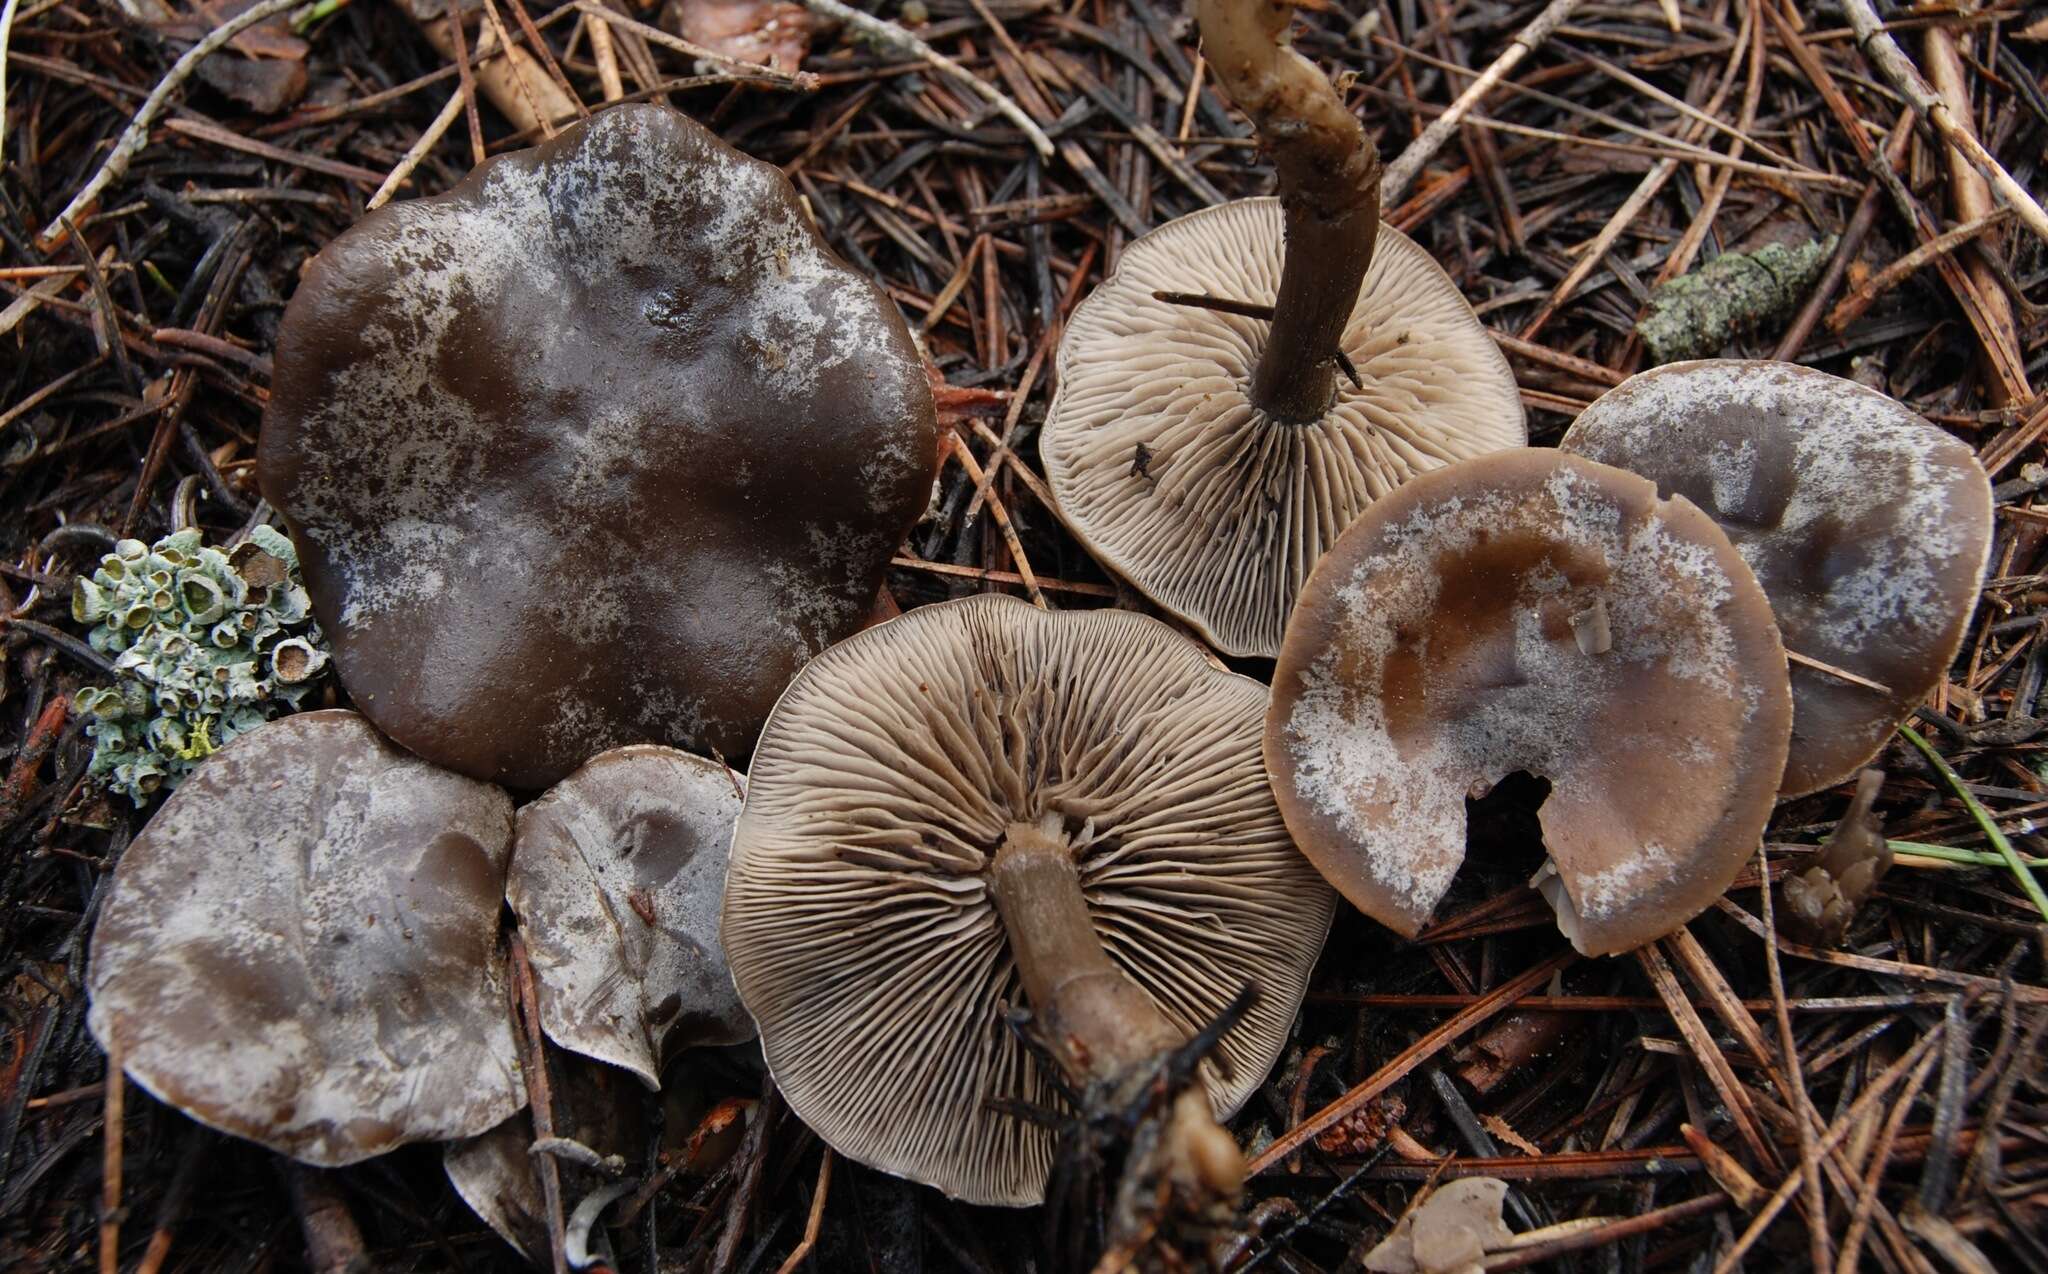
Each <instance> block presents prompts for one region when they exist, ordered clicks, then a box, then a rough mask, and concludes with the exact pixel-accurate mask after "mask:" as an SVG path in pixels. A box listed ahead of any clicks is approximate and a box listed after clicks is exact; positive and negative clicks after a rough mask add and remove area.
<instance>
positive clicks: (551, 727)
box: [259, 105, 937, 788]
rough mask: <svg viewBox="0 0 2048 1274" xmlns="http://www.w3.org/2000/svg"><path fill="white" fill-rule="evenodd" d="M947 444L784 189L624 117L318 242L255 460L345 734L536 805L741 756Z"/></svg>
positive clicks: (714, 143) (709, 147)
mask: <svg viewBox="0 0 2048 1274" xmlns="http://www.w3.org/2000/svg"><path fill="white" fill-rule="evenodd" d="M935 430H936V426H935V424H934V419H933V413H932V401H931V391H930V389H929V387H928V385H927V383H926V380H925V373H924V368H923V364H922V362H921V360H920V359H919V357H918V355H917V352H916V350H915V349H914V347H913V346H912V344H911V341H910V336H909V333H908V331H907V330H906V329H905V327H904V325H903V321H902V319H901V318H900V317H899V316H898V315H897V313H896V310H895V308H894V305H893V303H892V302H891V301H890V300H889V299H888V297H887V296H886V295H885V294H884V293H883V292H882V291H881V290H880V289H879V288H877V287H876V286H874V285H873V284H872V283H870V282H869V281H868V280H866V279H864V278H862V277H860V276H859V275H857V274H855V273H854V272H853V271H851V270H850V269H848V268H847V267H846V266H845V265H843V264H842V263H840V262H839V261H838V260H837V259H836V258H834V257H833V256H832V255H831V254H830V252H829V251H828V250H827V249H826V247H825V245H824V242H823V240H822V239H821V238H820V237H819V236H818V234H817V233H816V231H815V230H813V229H812V228H811V226H810V225H809V223H808V222H807V221H805V219H804V217H803V214H802V210H801V207H800V205H799V204H798V202H797V198H796V194H795V192H794V190H793V189H792V188H791V187H790V184H789V182H788V181H787V180H785V179H784V178H783V177H782V175H781V173H780V172H778V171H777V170H776V169H775V168H774V167H773V166H772V165H768V164H764V163H760V162H758V161H755V160H752V159H749V158H747V157H745V156H743V155H741V154H739V153H738V152H737V151H734V150H732V149H731V148H729V147H727V146H725V145H724V144H723V143H721V142H720V141H718V139H717V138H716V137H714V136H712V135H711V134H710V133H709V132H707V131H706V130H704V129H703V128H701V127H700V126H698V125H697V124H695V123H693V122H691V121H690V120H688V119H686V118H685V117H683V116H682V115H679V114H677V113H676V112H674V111H671V110H668V109H666V108H663V107H656V106H645V105H639V106H620V107H615V108H613V109H610V110H606V111H604V112H602V113H600V114H599V115H597V116H595V117H593V118H592V119H590V120H588V121H586V122H583V123H579V124H576V125H574V126H572V127H570V128H568V129H565V130H564V131H563V132H562V133H561V134H560V135H559V136H558V137H556V138H555V139H554V140H552V141H549V142H545V143H543V144H542V145H540V146H538V147H535V148H534V149H532V150H526V151H519V152H516V153H513V154H509V155H504V156H501V157H499V158H496V159H493V160H491V161H489V162H487V163H485V164H484V165H483V166H482V167H480V168H478V169H477V170H476V171H475V172H474V173H472V174H470V176H469V177H468V178H467V179H466V180H465V181H464V182H463V183H462V184H461V185H459V186H458V187H456V188H455V189H454V190H452V191H450V192H449V193H447V194H445V195H441V196H438V197H436V198H432V199H424V200H419V201H415V202H412V203H406V204H394V205H391V206H389V207H386V208H383V209H380V210H379V211H377V212H376V213H373V214H372V215H370V216H369V217H367V218H365V219H364V220H363V221H362V222H361V223H360V224H359V225H357V226H356V227H354V228H353V229H351V230H350V231H348V232H347V233H346V234H344V235H342V236H341V237H340V238H339V239H337V240H335V241H334V242H333V243H331V244H329V245H328V247H327V248H326V249H325V250H324V251H323V252H322V253H321V254H320V255H319V256H318V257H317V258H315V259H314V261H313V262H312V264H311V265H310V266H309V267H308V269H307V272H306V277H305V281H304V282H303V283H302V284H301V285H300V287H299V290H298V293H297V294H296V295H295V296H294V297H293V298H292V302H291V306H290V308H289V309H288V310H287V311H286V314H285V319H284V325H283V328H282V331H281V332H280V335H279V340H278V356H277V376H276V381H275V387H274V391H273V396H272V398H271V402H270V406H269V409H268V411H267V413H266V418H265V421H264V429H263V438H262V443H261V450H260V453H259V462H260V466H261V472H262V479H263V490H264V494H265V495H266V496H267V497H268V499H269V500H270V502H271V503H272V504H273V505H275V506H276V507H277V508H278V509H279V510H281V511H282V512H283V513H284V514H285V515H286V517H287V518H288V520H289V521H290V523H291V527H292V531H293V535H294V538H295V539H296V540H297V542H298V545H299V551H300V556H301V558H302V561H303V564H304V570H305V576H306V585H307V588H308V590H309V591H310V592H311V594H312V597H313V604H314V610H315V612H316V613H317V615H318V617H319V619H320V622H321V625H322V626H323V627H324V628H325V629H326V630H327V632H328V634H329V636H330V637H331V639H332V640H333V643H334V660H335V664H336V666H337V668H338V670H339V672H340V675H341V679H342V682H343V684H344V685H346V686H347V687H348V689H349V693H350V695H351V696H352V697H353V699H354V700H355V702H356V704H357V706H359V707H360V708H361V709H362V710H363V711H364V712H365V713H366V714H367V715H368V716H369V717H370V718H371V720H373V721H375V722H376V723H377V725H378V727H379V728H380V729H382V730H384V731H385V732H386V733H387V734H389V735H390V736H391V737H392V738H393V739H395V740H397V741H398V742H399V743H401V744H403V745H405V746H406V747H408V748H410V749H412V750H413V751H415V752H417V753H419V754H420V755H421V756H423V757H426V758H427V759H429V760H431V761H434V762H436V763H438V764H441V765H445V766H448V767H449V768H451V769H455V770H458V771H460V772H462V773H465V774H469V775H472V776H476V777H480V778H489V779H493V780H496V781H500V782H503V783H506V784H508V785H510V786H513V787H517V788H539V787H544V786H546V785H547V784H549V783H552V782H554V781H555V780H557V779H559V778H561V777H562V776H563V775H565V774H567V773H568V772H569V771H571V770H573V769H575V768H576V766H578V765H580V764H581V763H582V762H583V761H585V760H587V759H588V758H589V757H591V756H593V755H595V754H596V753H598V752H600V751H603V750H604V749H606V748H608V747H612V746H616V745H619V744H624V743H634V742H658V743H667V744H674V745H677V746H685V747H693V748H696V749H698V750H700V751H712V750H717V751H720V752H722V753H724V754H726V755H737V754H740V753H743V752H745V751H746V749H747V748H748V747H749V746H751V744H752V741H753V736H754V733H755V731H756V730H757V729H758V728H759V726H760V723H761V720H762V719H763V718H764V717H765V716H766V715H767V712H768V709H769V707H770V706H771V705H772V704H773V703H774V699H775V695H776V694H777V693H779V692H780V690H781V689H782V687H783V685H784V684H786V683H787V681H788V680H789V677H790V675H791V674H792V673H794V672H795V670H796V669H797V668H798V667H800V666H801V665H802V664H803V663H804V662H805V661H806V660H807V659H809V658H810V657H811V656H812V655H814V654H816V653H817V652H818V651H819V650H821V649H823V648H824V647H825V646H826V645H828V644H829V643H831V642H832V641H834V640H836V639H837V638H839V637H841V636H844V635H846V634H847V633H850V632H852V631H853V630H854V628H855V627H857V626H858V625H859V623H860V622H861V619H862V618H863V616H865V614H866V613H867V610H868V607H869V605H870V603H871V602H872V600H873V598H874V596H875V591H876V588H877V587H878V585H879V584H880V582H881V577H882V572H883V570H884V569H885V567H886V565H887V563H888V559H889V556H890V554H891V553H892V552H893V551H894V549H895V548H896V546H897V544H898V543H899V542H900V540H901V538H902V536H903V534H904V532H905V531H906V530H908V528H909V527H910V525H911V523H912V522H913V521H914V520H915V519H916V517H917V516H918V514H919V513H920V512H922V511H923V509H924V506H925V500H926V496H927V493H928V492H929V490H930V485H931V474H932V471H933V465H934V462H935V454H936V446H937V434H936V432H935Z"/></svg>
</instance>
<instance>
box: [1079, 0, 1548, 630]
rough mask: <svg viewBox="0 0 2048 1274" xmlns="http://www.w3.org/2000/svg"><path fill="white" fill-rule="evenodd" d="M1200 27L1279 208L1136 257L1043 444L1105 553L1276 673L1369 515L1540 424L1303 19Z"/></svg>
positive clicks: (1090, 317) (1197, 623)
mask: <svg viewBox="0 0 2048 1274" xmlns="http://www.w3.org/2000/svg"><path fill="white" fill-rule="evenodd" d="M1197 14H1198V16H1199V17H1200V20H1201V30H1202V40H1203V44H1204V46H1205V48H1206V50H1207V52H1208V56H1209V65H1210V66H1212V67H1214V68H1215V71H1216V76H1217V81H1218V83H1219V84H1221V85H1222V86H1223V88H1224V89H1225V90H1226V91H1227V92H1228V93H1229V95H1230V97H1231V99H1232V100H1233V101H1235V102H1236V103H1237V104H1238V105H1239V106H1240V107H1242V108H1243V109H1244V110H1245V111H1246V112H1247V113H1248V114H1250V115H1251V116H1252V118H1253V120H1254V121H1255V122H1256V123H1257V125H1258V130H1259V135H1260V138H1261V139H1262V140H1263V141H1264V142H1265V144H1266V145H1267V146H1268V147H1269V148H1270V150H1271V152H1272V154H1273V161H1274V166H1275V167H1276V169H1277V170H1278V173H1279V184H1280V195H1279V198H1278V199H1249V200H1241V201H1238V202H1235V203H1229V204H1223V205H1220V206H1217V207H1212V208H1207V209H1203V210H1202V211H1199V212H1196V213H1193V214H1190V215H1189V216H1186V217H1182V218H1180V219H1179V220H1176V221H1173V222H1169V223H1168V224H1166V225H1164V226H1162V227H1160V228H1159V229H1157V230H1155V231H1153V232H1152V233H1151V234H1148V235H1146V236H1145V237H1144V238H1142V239H1139V240H1138V241H1137V242H1135V243H1133V244H1131V245H1130V247H1129V248H1127V249H1126V250H1125V251H1124V254H1123V257H1122V259H1121V260H1120V262H1119V263H1118V265H1117V269H1116V271H1115V273H1114V274H1112V275H1111V276H1110V278H1109V279H1108V281H1106V282H1105V283H1104V284H1103V285H1102V286H1101V287H1100V288H1098V289H1096V291H1095V292H1094V293H1093V294H1092V295H1090V296H1089V298H1088V299H1087V300H1086V301H1085V302H1083V303H1082V305H1081V306H1080V308H1079V309H1078V310H1077V311H1076V312H1075V314H1074V317H1073V319H1072V321H1071V322H1070V323H1069V324H1068V326H1067V329H1066V335H1065V336H1064V338H1063V339H1062V340H1061V343H1060V352H1059V362H1058V367H1059V383H1060V388H1059V392H1058V394H1057V395H1056V396H1055V397H1054V400H1053V404H1052V407H1051V409H1050V410H1049V411H1048V412H1047V415H1046V421H1045V427H1044V431H1043V434H1042V436H1041V440H1040V444H1039V450H1040V454H1041V455H1042V456H1043V457H1044V460H1045V466H1046V474H1047V476H1048V478H1049V479H1050V481H1051V484H1052V489H1053V493H1054V495H1055V497H1056V499H1057V501H1058V505H1059V512H1060V515H1061V517H1062V518H1063V519H1064V520H1065V521H1066V523H1067V524H1068V525H1069V526H1070V527H1071V528H1072V529H1073V531H1074V534H1075V535H1076V536H1077V537H1079V538H1080V539H1081V541H1082V542H1083V543H1085V544H1086V545H1088V547H1089V548H1091V549H1092V550H1093V551H1094V552H1095V554H1096V555H1097V556H1098V557H1100V558H1101V559H1102V560H1103V561H1104V562H1105V563H1107V564H1108V565H1109V566H1110V567H1112V568H1113V569H1114V570H1115V571H1116V572H1117V573H1118V574H1120V575H1122V576H1124V577H1125V578H1127V579H1129V580H1130V581H1131V582H1132V583H1133V584H1135V585H1136V586H1137V587H1138V588H1140V589H1141V590H1143V591H1144V592H1145V593H1146V594H1147V595H1148V596H1149V597H1151V598H1152V599H1153V600H1154V601H1155V602H1157V603H1159V604H1160V605H1161V606H1163V607H1164V608H1165V609H1167V610H1169V611H1171V612H1173V613H1174V614H1176V615H1178V616H1180V617H1181V618H1182V619H1184V620H1186V621H1187V622H1188V623H1190V624H1192V625H1193V626H1194V627H1195V628H1196V629H1198V630H1199V631H1200V632H1201V633H1202V635H1203V636H1204V637H1205V638H1207V639H1208V640H1209V641H1210V642H1211V643H1212V644H1213V645H1215V646H1216V647H1217V648H1218V649H1219V650H1222V651H1224V652H1225V653H1227V654H1232V655H1246V656H1268V657H1270V656H1272V655H1273V654H1275V653H1276V652H1277V651H1278V649H1279V646H1280V639H1281V634H1282V632H1283V631H1284V629H1285V626H1286V622H1287V615H1288V612H1289V611H1290V610H1291V609H1292V606H1293V604H1294V599H1295V597H1296V596H1297V595H1298V594H1299V592H1300V590H1301V587H1302V584H1303V582H1304V581H1305V580H1306V579H1307V578H1308V575H1309V572H1310V571H1311V570H1313V569H1314V567H1315V564H1316V562H1317V560H1318V559H1319V558H1320V557H1321V556H1322V554H1323V552H1324V551H1325V550H1326V549H1327V548H1328V547H1329V545H1330V543H1331V542H1332V541H1333V540H1335V539H1336V538H1337V536H1338V535H1339V534H1340V533H1341V532H1342V531H1343V530H1344V528H1345V527H1346V526H1347V525H1349V524H1350V522H1351V519H1352V518H1354V517H1356V516H1357V515H1358V513H1359V512H1360V511H1361V510H1363V509H1364V508H1366V507H1367V506H1368V505H1370V504H1371V503H1372V502H1373V501H1374V500H1377V499H1380V498H1382V497H1384V496H1385V495H1386V494H1387V493H1388V492H1389V491H1391V490H1393V489H1394V488H1396V487H1397V486H1399V485H1400V484H1401V483H1403V482H1405V481H1407V480H1408V479H1409V478H1411V477H1413V476H1414V475H1416V474H1418V473H1421V472H1425V471H1427V470H1430V469H1433V468H1436V467H1437V466H1439V465H1443V464H1447V463H1450V462H1452V461H1455V460H1459V459H1462V458H1465V457H1468V456H1474V455H1479V454H1482V453H1484V452H1488V451H1493V450H1497V449H1500V448H1503V447H1519V446H1521V445H1523V444H1524V443H1525V442H1526V441H1527V427H1526V424H1525V422H1524V417H1523V412H1522V405H1521V398H1520V395H1519V393H1518V391H1517V389H1516V387H1515V380H1514V376H1513V374H1512V373H1511V372H1510V371H1509V368H1508V365H1507V361H1506V360H1505V359H1504V358H1503V357H1502V356H1501V353H1500V351H1499V349H1497V348H1496V347H1495V345H1494V342H1493V339H1492V338H1491V337H1490V336H1489V335H1488V334H1487V332H1486V329H1485V328H1484V327H1483V326H1481V324H1480V322H1479V320H1478V319H1477V317H1475V316H1474V314H1473V313H1472V308H1471V306H1469V305H1467V304H1466V303H1465V300H1464V298H1463V297H1462V296H1460V295H1459V293H1458V289H1457V287H1456V285H1455V284H1453V283H1452V282H1451V280H1450V278H1449V277H1448V276H1446V275H1445V274H1444V272H1443V270H1442V269H1440V268H1439V267H1438V266H1437V264H1436V263H1435V262H1434V261H1432V260H1431V259H1430V257H1429V254H1428V253H1426V252H1425V251H1423V250H1422V249H1421V248H1420V247H1418V246H1416V244H1415V243H1414V242H1413V241H1411V240H1410V239H1409V238H1408V237H1407V236H1405V235H1403V234H1402V233H1401V232H1399V231H1398V230H1395V229H1393V228H1392V227H1390V226H1384V225H1382V224H1381V223H1380V220H1379V185H1378V182H1379V160H1378V157H1377V156H1376V155H1375V153H1374V152H1373V149H1372V145H1371V143H1370V141H1369V140H1368V139H1367V138H1366V136H1365V132H1364V130H1363V129H1362V128H1361V127H1360V126H1359V123H1358V120H1357V119H1356V118H1355V117H1354V116H1353V115H1352V114H1351V112H1350V111H1349V110H1348V109H1347V108H1346V107H1345V105H1344V103H1343V100H1342V99H1341V98H1340V97H1339V96H1338V94H1337V92H1336V90H1335V89H1334V88H1333V87H1332V86H1331V84H1330V83H1329V81H1328V79H1326V78H1325V77H1324V76H1323V74H1322V73H1321V72H1320V71H1318V70H1317V69H1316V68H1315V67H1314V66H1313V65H1312V64H1311V63H1309V62H1308V61H1307V60H1306V59H1304V58H1302V57H1301V56H1300V55H1299V54H1297V53H1295V52H1294V51H1293V50H1292V49H1290V48H1288V47H1287V46H1286V43H1285V32H1286V28H1287V24H1288V21H1289V19H1290V17H1291V16H1292V14H1293V6H1292V5H1291V4H1284V3H1272V2H1271V0H1201V3H1200V4H1198V5H1197ZM1340 368H1343V369H1344V371H1345V378H1340V377H1339V369H1340Z"/></svg>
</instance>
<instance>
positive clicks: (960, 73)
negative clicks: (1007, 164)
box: [578, 0, 1054, 160]
mask: <svg viewBox="0 0 2048 1274" xmlns="http://www.w3.org/2000/svg"><path fill="white" fill-rule="evenodd" d="M578 2H579V3H588V2H589V0H578ZM803 5H804V7H805V8H806V9H809V10H810V11H811V12H813V13H822V14H824V15H825V16H826V17H828V18H831V19H832V20H833V21H835V22H843V23H845V24H846V25H847V26H849V27H851V28H853V29H854V30H855V31H858V32H860V34H862V35H864V36H866V37H867V38H868V39H870V40H873V41H875V42H876V43H878V44H883V45H887V46H888V47H890V48H893V49H895V50H897V51H898V52H902V53H908V54H910V55H911V56H912V57H917V58H923V59H924V60H925V61H927V62H929V63H931V64H932V65H933V66H936V67H938V68H939V69H940V70H942V71H944V72H945V73H946V74H948V75H950V76H952V77H953V79H955V80H956V81H958V82H959V84H960V86H961V87H962V88H965V89H967V90H968V91H969V92H971V93H973V94H974V95H975V96H976V97H979V98H980V99H981V100H983V101H984V102H987V103H988V104H989V105H990V106H992V107H994V108H995V110H996V113H997V114H999V115H1001V116H1002V117H1003V118H1004V119H1006V120H1009V121H1010V122H1011V123H1012V124H1015V125H1016V126H1017V130H1018V131H1019V132H1021V133H1023V134H1024V136H1025V137H1026V138H1027V139H1028V140H1029V141H1030V142H1031V149H1033V150H1035V151H1037V152H1038V155H1039V158H1041V159H1046V160H1050V159H1051V158H1052V157H1053V154H1054V150H1053V144H1052V138H1050V137H1047V136H1046V135H1045V130H1044V129H1042V128H1040V127H1039V126H1038V125H1037V123H1036V122H1034V121H1033V120H1032V118H1031V117H1030V116H1029V115H1026V114H1025V113H1024V108H1023V107H1021V106H1019V105H1017V103H1015V102H1013V101H1011V100H1010V98H1009V97H1008V96H1007V95H1006V94H1005V93H1004V92H1003V91H1002V90H1001V89H999V88H997V87H996V86H995V85H993V84H990V83H989V82H988V81H986V80H984V79H982V78H981V77H980V76H978V75H976V74H975V73H974V72H972V71H970V70H968V69H967V68H966V67H964V66H962V65H960V64H959V63H958V62H955V61H954V60H953V59H952V58H949V57H947V56H946V55H945V54H943V53H941V52H939V51H938V50H937V49H935V48H933V47H932V46H931V45H929V44H926V43H925V42H924V41H923V40H920V39H918V38H917V37H916V36H914V35H912V34H911V33H910V32H908V31H905V30H904V29H903V28H902V27H900V26H897V25H896V24H895V23H894V22H890V21H887V20H885V19H883V18H878V17H875V16H874V15H873V14H870V13H862V12H861V11H860V10H859V9H854V8H849V7H848V6H846V5H843V4H841V3H839V0H803Z"/></svg>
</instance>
